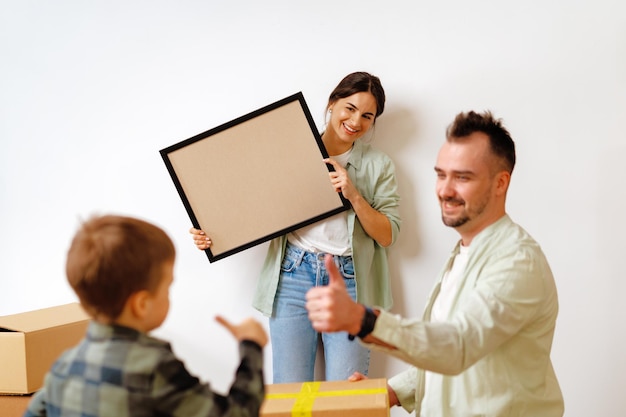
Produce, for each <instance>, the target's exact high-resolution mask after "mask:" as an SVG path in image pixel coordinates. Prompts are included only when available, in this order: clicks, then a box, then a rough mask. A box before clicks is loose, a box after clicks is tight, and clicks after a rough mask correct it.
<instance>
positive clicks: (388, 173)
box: [252, 140, 401, 316]
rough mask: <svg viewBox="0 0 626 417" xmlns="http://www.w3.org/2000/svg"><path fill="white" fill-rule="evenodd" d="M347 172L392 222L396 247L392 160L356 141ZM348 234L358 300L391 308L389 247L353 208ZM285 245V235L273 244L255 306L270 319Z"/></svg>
mask: <svg viewBox="0 0 626 417" xmlns="http://www.w3.org/2000/svg"><path fill="white" fill-rule="evenodd" d="M346 170H347V171H348V176H349V177H350V180H352V183H353V184H354V185H355V187H356V188H357V190H359V193H361V195H362V196H363V198H364V199H365V200H366V201H367V202H368V203H369V204H370V206H372V207H373V208H374V209H376V210H378V211H379V212H381V213H383V214H384V215H385V216H387V218H388V219H389V222H390V223H391V234H392V237H391V239H392V244H393V243H394V242H395V241H396V239H397V238H398V234H399V233H400V223H401V221H400V213H399V201H400V197H399V196H398V186H397V183H396V175H395V167H394V165H393V161H392V160H391V159H390V158H389V157H388V156H387V155H386V154H384V153H383V152H381V151H378V150H376V149H374V148H372V147H371V146H370V145H369V144H365V143H362V142H361V141H360V140H357V141H356V142H355V143H354V146H353V151H352V154H351V155H350V159H349V160H348V165H347V167H346ZM322 221H323V220H322ZM348 234H349V235H350V237H351V246H352V258H353V261H354V274H355V279H356V291H357V300H358V301H359V302H361V303H364V304H367V305H378V306H381V307H383V308H390V307H391V305H392V301H393V300H392V297H391V286H390V282H389V268H388V263H387V248H384V247H382V246H380V245H379V244H378V243H376V241H374V239H372V238H371V237H369V236H368V235H367V233H365V231H364V230H363V227H362V226H361V223H360V222H359V220H358V219H357V217H356V214H355V213H354V210H352V209H350V210H348ZM286 244H287V236H286V235H284V236H281V237H279V238H276V239H273V240H272V241H271V242H270V244H269V248H268V251H267V256H266V258H265V262H264V264H263V269H262V270H261V277H260V279H259V282H258V285H257V291H256V294H255V296H254V300H253V303H252V305H253V306H254V307H255V308H256V309H257V310H259V311H260V312H261V313H263V314H265V315H267V316H270V315H271V314H272V310H273V306H274V298H275V296H276V290H277V288H278V277H279V275H280V266H281V263H282V259H283V255H284V253H285V246H286Z"/></svg>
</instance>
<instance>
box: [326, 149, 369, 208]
mask: <svg viewBox="0 0 626 417" xmlns="http://www.w3.org/2000/svg"><path fill="white" fill-rule="evenodd" d="M324 162H325V163H327V164H331V165H332V166H333V168H335V170H334V171H331V172H329V173H328V176H329V177H330V183H331V184H332V185H333V187H335V191H337V192H341V193H342V194H343V196H344V197H345V198H347V199H348V200H350V201H352V200H353V199H355V198H357V197H358V196H360V194H359V191H358V190H357V189H356V187H355V186H354V184H353V183H352V180H351V179H350V177H349V176H348V171H346V169H345V168H344V167H342V166H341V165H340V164H339V163H338V162H337V161H335V160H334V159H332V158H326V159H324Z"/></svg>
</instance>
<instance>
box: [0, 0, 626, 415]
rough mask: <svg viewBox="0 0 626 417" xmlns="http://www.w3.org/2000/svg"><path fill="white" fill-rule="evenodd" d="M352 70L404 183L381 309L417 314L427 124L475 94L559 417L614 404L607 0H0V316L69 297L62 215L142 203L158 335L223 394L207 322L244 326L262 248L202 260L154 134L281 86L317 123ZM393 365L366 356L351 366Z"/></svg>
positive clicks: (254, 101) (218, 350) (431, 215)
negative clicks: (499, 150)
mask: <svg viewBox="0 0 626 417" xmlns="http://www.w3.org/2000/svg"><path fill="white" fill-rule="evenodd" d="M222 3H223V4H222ZM216 4H217V5H216ZM355 70H366V71H370V72H372V73H374V74H377V75H379V76H380V77H381V79H382V80H383V83H384V86H385V88H386V91H387V95H388V101H387V109H386V111H385V114H384V115H383V116H382V117H381V118H380V119H379V121H378V126H377V129H376V137H375V144H376V145H377V146H378V147H379V148H381V149H383V150H385V151H386V152H387V153H389V155H390V156H391V157H392V158H393V159H394V160H395V161H396V164H397V170H398V178H399V182H400V191H401V194H402V198H403V200H402V209H401V210H402V215H403V217H404V223H403V229H402V233H401V237H400V239H399V241H398V243H397V245H396V246H395V247H393V249H392V252H391V260H392V265H393V266H392V269H393V271H392V272H393V275H394V282H393V285H394V296H395V299H396V306H395V308H394V310H395V311H396V312H399V313H401V314H404V315H406V316H417V315H420V314H421V311H422V307H423V304H424V301H425V298H426V295H427V292H428V291H429V290H430V287H431V284H432V282H433V279H434V277H435V274H436V272H437V271H438V270H439V268H440V267H441V265H442V263H443V262H444V260H445V258H446V255H447V253H448V251H449V250H450V249H451V247H452V245H453V244H454V242H455V240H456V235H455V233H454V231H452V230H449V229H446V228H445V227H444V226H443V225H442V224H441V221H440V217H439V210H438V207H437V204H436V200H435V195H434V180H435V176H434V175H433V170H432V167H433V164H434V161H435V157H436V152H437V150H438V148H439V146H440V144H441V142H442V140H443V137H444V129H445V127H446V125H447V124H448V123H449V122H450V121H451V120H452V118H453V117H454V115H455V114H456V113H457V112H459V111H464V110H469V109H475V110H484V109H491V110H493V111H494V112H495V114H496V115H497V116H499V117H502V118H503V119H504V121H505V124H506V125H507V126H508V127H509V129H510V131H511V132H512V135H513V137H514V138H515V139H516V141H517V147H518V158H519V163H518V167H517V168H516V172H515V173H514V176H513V182H512V188H511V190H510V195H509V204H508V211H509V213H510V214H511V216H512V217H513V218H514V219H515V220H517V221H518V222H519V223H521V224H522V225H524V226H525V227H526V228H527V229H528V230H529V231H530V232H531V234H533V235H534V236H535V237H536V238H537V240H538V241H539V242H540V243H541V244H542V246H543V248H544V250H545V252H546V254H547V256H548V258H549V260H550V262H551V265H552V268H553V270H554V274H555V276H556V280H557V284H558V287H559V290H560V305H561V313H560V316H559V320H558V326H557V333H556V339H555V342H554V349H553V360H554V364H555V367H556V371H557V374H558V376H559V378H560V381H561V385H562V389H563V392H564V395H565V400H566V410H567V411H566V415H567V416H572V417H574V416H585V417H586V416H590V415H593V416H600V415H601V416H617V415H623V412H624V410H626V399H625V397H624V395H623V390H624V386H626V377H625V376H624V375H626V360H625V358H624V351H625V350H626V334H625V333H626V332H625V326H624V324H623V318H624V317H626V314H625V313H626V312H625V310H626V308H625V307H624V302H623V301H622V299H623V294H624V292H625V290H626V284H625V283H624V282H625V280H624V278H625V276H624V272H623V268H621V267H619V264H620V263H619V257H620V252H619V248H620V246H619V244H620V243H621V240H623V237H624V231H625V227H624V223H623V219H622V217H623V216H624V212H626V198H625V193H624V185H623V178H622V175H621V172H620V171H619V170H618V166H620V165H621V163H622V159H623V155H624V153H625V152H626V140H625V139H626V138H625V137H624V128H623V123H624V120H625V119H626V6H625V3H623V2H621V1H618V0H595V1H591V0H580V1H576V0H573V1H569V2H565V1H562V2H557V1H552V2H551V1H539V0H529V1H524V2H502V1H495V0H493V1H487V0H478V1H473V2H466V1H462V0H449V1H442V2H432V1H429V2H426V1H404V2H400V1H388V2H381V1H370V0H360V1H334V0H323V1H316V2H293V1H272V0H265V1H253V0H249V1H229V2H217V1H213V2H211V1H199V0H198V1H191V0H188V1H170V2H166V1H154V0H151V1H126V2H124V1H83V0H75V1H71V0H57V1H54V2H48V1H28V0H20V1H9V0H3V1H2V2H0V143H1V145H2V146H1V148H0V210H1V213H2V216H1V217H0V253H1V257H0V259H1V260H2V264H1V265H2V268H1V272H0V314H11V313H17V312H22V311H27V310H31V309H36V308H40V307H48V306H52V305H56V304H61V303H66V302H71V301H74V300H75V297H74V294H73V293H72V292H71V290H70V289H69V286H68V285H67V284H66V282H65V278H64V270H63V268H64V258H65V251H66V249H67V247H68V244H69V241H70V238H71V236H72V234H73V233H74V230H75V228H76V226H77V221H78V219H79V218H82V217H86V216H89V215H90V214H92V213H96V212H97V213H105V212H116V213H122V214H130V215H135V216H139V217H142V218H145V219H148V220H151V221H153V222H155V223H157V224H159V225H160V226H162V227H163V228H164V229H165V230H166V231H167V232H168V233H169V234H170V235H171V237H172V238H173V239H174V240H175V243H176V245H177V248H178V253H179V257H178V263H177V266H176V273H177V277H176V283H175V285H174V287H173V294H172V298H173V300H172V303H173V306H172V310H171V314H170V316H169V318H168V320H167V321H166V323H165V324H164V326H163V327H162V328H161V329H159V330H158V331H157V334H158V335H159V336H162V337H165V338H168V339H170V340H172V341H173V345H174V348H175V350H176V351H177V352H178V353H179V354H180V356H182V357H183V358H184V359H185V361H186V362H187V364H188V366H189V367H190V368H191V369H192V370H193V371H194V372H196V373H197V374H199V375H200V376H201V377H202V378H204V379H208V380H210V381H211V382H212V383H213V384H214V386H215V388H216V389H220V390H225V389H226V388H227V387H228V385H229V382H230V380H231V377H232V373H233V372H234V367H235V365H236V362H237V358H236V354H235V346H236V344H235V342H234V341H233V340H232V339H230V337H229V336H228V335H227V334H226V333H225V331H224V330H222V329H221V328H219V327H218V326H217V325H216V324H215V323H214V322H213V321H212V317H213V316H214V315H215V314H217V313H221V314H225V315H226V316H228V317H230V318H232V319H235V320H239V319H242V318H244V317H246V316H249V315H253V316H256V317H258V318H260V319H262V320H264V322H265V319H264V318H263V317H262V316H260V315H259V314H258V313H256V312H255V311H254V310H253V309H252V308H251V307H250V301H251V297H252V292H253V288H254V286H255V281H256V277H257V273H258V270H259V268H260V265H261V262H262V259H263V255H264V252H265V246H264V245H262V246H259V247H255V248H253V249H250V250H248V251H246V252H242V253H240V254H237V255H235V256H233V257H230V258H227V259H224V260H221V261H218V262H216V263H213V264H210V263H209V262H208V260H207V258H206V256H205V255H204V254H203V253H201V252H198V251H197V250H196V249H195V248H194V247H193V246H192V244H191V240H190V238H189V236H188V234H187V230H188V228H189V226H190V222H189V219H188V217H187V214H186V212H185V211H184V208H183V206H182V203H181V202H180V199H179V197H178V195H177V194H176V191H175V188H174V186H173V184H172V182H171V180H170V178H169V175H168V174H167V171H166V169H165V166H164V164H163V161H162V160H161V157H160V155H159V152H158V151H159V150H160V149H162V148H164V147H166V146H169V145H172V144H174V143H177V142H179V141H181V140H183V139H186V138H188V137H191V136H193V135H195V134H197V133H200V132H203V131H205V130H207V129H209V128H212V127H214V126H217V125H219V124H222V123H224V122H226V121H229V120H231V119H233V118H235V117H238V116H240V115H243V114H245V113H247V112H249V111H252V110H255V109H257V108H259V107H261V106H263V105H266V104H269V103H271V102H273V101H275V100H278V99H280V98H283V97H285V96H287V95H290V94H292V93H294V92H297V91H303V93H304V95H305V97H306V99H307V102H308V104H309V107H310V108H311V110H312V112H313V113H314V116H315V118H316V120H317V123H318V124H319V126H320V127H321V126H322V120H323V109H324V106H325V104H326V98H327V95H328V93H329V92H330V90H331V89H332V88H333V87H334V86H335V84H336V83H337V82H338V81H339V79H340V78H341V77H343V76H344V75H345V74H347V73H348V72H351V71H355ZM234 163H236V162H234ZM241 209H242V210H254V207H246V208H241ZM267 353H268V354H267V358H268V359H267V365H268V371H267V379H268V381H269V380H271V366H270V365H271V360H270V355H269V353H270V352H269V350H268V351H267ZM404 367H405V365H404V364H402V363H400V362H398V361H396V360H394V359H391V358H388V357H384V356H382V355H379V354H375V355H374V357H373V364H372V369H371V375H372V376H375V377H379V376H390V375H392V374H394V373H396V372H398V371H400V370H402V369H404ZM393 415H394V416H400V415H405V413H404V412H403V411H402V410H399V409H396V410H394V411H393Z"/></svg>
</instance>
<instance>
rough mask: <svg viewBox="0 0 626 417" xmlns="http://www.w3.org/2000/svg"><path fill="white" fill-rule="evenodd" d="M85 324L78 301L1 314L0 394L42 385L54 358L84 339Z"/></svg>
mask: <svg viewBox="0 0 626 417" xmlns="http://www.w3.org/2000/svg"><path fill="white" fill-rule="evenodd" d="M88 323H89V316H88V315H87V314H86V313H85V311H84V310H83V309H82V307H81V306H80V304H78V303H70V304H65V305H61V306H56V307H49V308H44V309H41V310H35V311H29V312H26V313H20V314H13V315H10V316H2V317H0V369H1V370H2V372H0V395H1V394H30V393H32V392H35V391H37V390H38V389H39V388H41V386H42V385H43V379H44V376H45V375H46V373H47V372H48V371H49V370H50V367H51V366H52V364H53V363H54V361H55V360H56V359H57V358H58V357H59V355H60V354H61V353H62V352H63V351H65V350H66V349H68V348H70V347H72V346H74V345H76V344H77V343H78V342H79V341H80V339H82V338H83V336H84V335H85V331H86V330H87V324H88Z"/></svg>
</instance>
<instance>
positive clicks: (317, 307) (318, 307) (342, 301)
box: [306, 255, 365, 335]
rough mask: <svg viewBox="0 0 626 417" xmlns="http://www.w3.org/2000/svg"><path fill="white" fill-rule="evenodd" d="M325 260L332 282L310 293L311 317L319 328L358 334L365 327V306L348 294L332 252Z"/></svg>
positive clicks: (312, 322)
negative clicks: (363, 324)
mask: <svg viewBox="0 0 626 417" xmlns="http://www.w3.org/2000/svg"><path fill="white" fill-rule="evenodd" d="M324 264H325V265H326V270H327V271H328V275H329V281H328V285H327V286H324V287H315V288H311V289H310V290H309V291H308V292H307V294H306V309H307V310H308V312H309V320H310V321H311V324H312V326H313V328H314V329H315V330H317V331H318V332H325V333H332V332H340V331H346V332H348V333H350V334H353V335H354V334H357V333H358V332H359V330H361V322H362V320H363V316H364V315H365V307H364V306H362V305H361V304H358V303H356V302H354V301H353V300H352V298H351V297H350V294H348V291H347V290H346V284H345V283H344V282H343V277H342V276H341V273H340V272H339V270H338V269H337V266H336V265H335V262H334V261H333V257H332V255H326V257H325V258H324Z"/></svg>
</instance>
